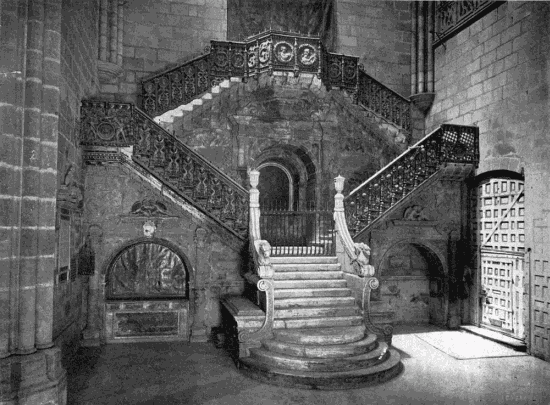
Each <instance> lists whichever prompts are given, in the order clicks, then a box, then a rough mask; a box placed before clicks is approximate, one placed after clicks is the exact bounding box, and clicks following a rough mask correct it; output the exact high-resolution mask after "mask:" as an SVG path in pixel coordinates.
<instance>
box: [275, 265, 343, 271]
mask: <svg viewBox="0 0 550 405" xmlns="http://www.w3.org/2000/svg"><path fill="white" fill-rule="evenodd" d="M272 264H273V263H272ZM273 269H274V270H275V273H286V272H293V271H316V272H317V271H319V272H321V271H340V263H282V264H273Z"/></svg>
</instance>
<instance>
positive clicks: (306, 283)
mask: <svg viewBox="0 0 550 405" xmlns="http://www.w3.org/2000/svg"><path fill="white" fill-rule="evenodd" d="M273 283H274V285H275V288H276V289H279V288H283V289H284V288H289V289H303V288H345V287H347V286H348V284H347V282H346V280H344V279H343V278H340V279H329V280H322V279H313V280H274V282H273Z"/></svg>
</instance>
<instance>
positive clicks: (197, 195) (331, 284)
mask: <svg viewBox="0 0 550 405" xmlns="http://www.w3.org/2000/svg"><path fill="white" fill-rule="evenodd" d="M283 42H284V43H292V44H294V46H295V51H294V54H293V55H294V56H293V57H292V59H290V60H282V59H277V56H276V51H277V44H278V43H283ZM305 49H311V50H313V51H314V54H315V58H314V59H309V61H308V62H307V63H306V62H305V59H301V56H303V55H302V54H301V52H303V51H304V50H305ZM310 61H311V63H310ZM261 74H264V76H265V74H274V75H277V74H278V75H287V76H288V77H291V76H292V75H294V77H298V76H299V75H310V76H311V77H313V76H315V77H317V78H318V79H320V80H321V81H322V83H323V85H325V86H326V87H327V88H329V89H330V88H339V89H342V90H345V91H346V92H348V93H349V95H348V96H346V98H350V97H353V101H354V102H356V103H357V104H358V106H360V107H361V108H363V109H365V110H367V111H368V112H369V117H374V118H376V119H377V120H378V119H379V120H384V122H386V123H388V125H392V126H394V127H396V128H398V130H403V131H405V132H407V133H410V131H411V128H412V125H411V114H410V101H409V100H407V99H405V98H403V97H401V96H400V95H398V94H396V93H395V92H392V91H391V90H390V89H388V88H387V87H386V86H384V85H383V84H381V83H379V82H377V81H376V80H374V79H373V78H371V77H370V76H368V75H367V74H366V73H365V72H364V71H363V70H362V69H361V66H360V65H359V63H358V58H355V57H350V56H346V55H339V54H333V53H330V52H327V51H326V49H324V47H323V45H322V43H321V42H320V40H319V38H315V37H308V36H301V35H298V34H284V33H276V32H268V33H264V34H259V35H257V36H255V37H252V38H249V39H248V40H247V41H246V42H227V41H212V46H211V48H210V50H209V53H208V54H206V55H203V56H201V57H199V58H196V59H194V60H193V61H190V62H188V63H186V64H183V65H181V66H178V67H175V68H172V69H170V70H167V71H165V72H161V73H159V74H156V75H154V76H152V77H150V78H148V79H146V80H144V81H143V82H142V94H141V96H140V103H141V104H140V105H141V107H142V108H141V109H140V108H138V107H136V106H134V105H132V104H129V103H115V102H103V101H97V100H90V101H85V102H83V105H82V114H81V115H82V117H81V134H80V135H81V144H82V145H83V146H84V147H85V148H86V149H87V152H89V153H88V155H89V156H92V155H93V156H95V157H94V159H96V160H102V159H103V160H105V157H106V156H107V159H114V160H116V159H120V156H121V155H120V153H121V152H120V151H121V149H124V153H123V155H124V156H125V157H126V158H127V159H129V163H131V165H130V166H131V167H132V168H133V170H136V171H140V172H141V173H142V174H143V176H146V177H147V178H148V179H149V181H150V182H151V183H155V184H156V185H157V186H158V188H159V189H161V190H165V189H166V190H169V191H170V195H171V196H172V197H173V198H174V199H178V200H179V201H180V202H181V205H182V206H183V205H188V206H190V207H193V208H194V209H196V210H198V211H199V212H200V213H201V214H202V215H204V216H205V217H207V218H209V219H210V220H212V221H214V222H216V223H217V224H219V225H220V226H222V227H224V228H225V229H226V230H227V231H228V232H230V233H232V234H233V235H234V236H235V237H236V238H238V239H239V240H241V241H246V240H247V238H248V240H249V242H250V250H251V257H252V260H251V262H252V265H251V266H250V267H251V268H250V269H249V270H250V271H249V272H248V273H247V274H246V275H245V278H246V280H247V282H248V284H249V285H252V286H253V287H254V289H255V291H254V294H252V295H253V299H252V300H247V299H245V298H244V297H228V298H226V299H225V300H224V301H223V308H224V311H225V312H224V314H225V315H224V316H225V318H226V319H225V320H224V327H225V328H226V332H227V335H228V342H227V343H228V347H229V349H230V351H231V353H232V354H233V355H234V358H235V360H236V362H237V364H238V365H239V367H240V369H241V370H242V371H243V372H244V373H245V374H247V375H249V376H250V377H251V378H255V379H258V380H261V381H265V382H268V383H275V384H279V385H286V386H293V387H300V388H309V389H345V388H353V387H359V386H363V385H366V384H372V383H379V382H383V381H387V380H389V379H391V378H393V377H395V376H397V375H398V374H399V373H400V372H401V370H402V369H403V366H402V364H401V361H400V356H399V353H398V352H397V351H395V350H394V349H392V348H391V347H390V342H391V329H390V330H389V331H388V330H387V329H382V328H379V327H376V326H375V325H373V323H372V319H371V313H372V312H373V311H372V308H371V307H370V291H371V290H373V289H376V288H377V287H378V281H377V280H376V278H375V277H374V268H372V266H370V265H369V264H368V254H369V253H368V252H367V250H365V248H366V249H368V247H366V245H365V246H363V247H361V246H360V245H361V244H357V243H354V241H353V239H352V235H353V237H357V236H360V235H361V234H362V233H364V232H366V231H367V230H368V229H369V228H372V226H373V225H374V224H376V223H377V221H380V220H382V219H383V218H384V216H385V215H387V214H388V213H389V212H390V211H391V210H393V209H395V207H397V206H399V204H402V203H403V201H405V200H406V199H407V198H410V196H411V195H413V194H414V193H415V191H416V190H419V189H420V188H421V187H426V185H429V184H430V183H429V182H430V180H433V179H434V178H435V176H437V175H438V173H441V171H442V169H443V168H444V166H446V165H470V166H471V165H475V164H477V161H478V159H479V156H478V151H477V150H478V132H477V128H473V127H465V126H457V125H443V126H441V127H439V128H438V129H436V130H435V131H434V132H432V133H431V134H429V135H427V136H426V137H425V138H423V139H422V140H421V141H419V142H418V143H417V144H415V145H413V147H411V148H409V149H408V150H407V151H405V152H404V153H403V154H402V155H400V156H398V157H397V158H396V159H395V160H394V161H392V162H391V163H390V164H388V165H387V166H386V167H384V168H382V169H381V170H380V171H379V172H377V173H376V174H375V175H373V176H372V177H370V178H368V179H366V180H364V181H363V182H359V183H358V184H355V185H356V187H355V188H354V190H352V191H351V193H349V194H348V196H347V197H346V199H345V202H346V204H345V213H344V196H343V195H342V190H343V179H342V184H341V185H340V186H338V185H337V195H336V197H335V209H334V219H335V220H334V221H332V218H333V217H332V213H331V215H330V217H329V218H330V219H331V221H330V224H331V226H333V224H335V225H334V226H333V227H332V228H330V229H327V228H326V227H325V224H326V223H327V222H321V223H319V226H318V227H317V229H316V230H315V231H314V232H313V233H311V235H309V236H311V237H308V238H306V240H307V242H306V244H305V245H304V246H295V245H292V244H286V245H285V244H281V243H277V244H274V246H273V252H275V253H276V254H275V255H274V257H270V252H271V249H272V247H271V246H270V245H269V243H270V242H272V240H270V238H268V237H265V239H266V240H264V239H262V238H261V234H262V233H261V232H260V208H259V199H258V190H257V189H256V188H255V187H256V186H257V178H256V180H255V185H254V184H253V181H252V180H251V184H252V185H253V187H252V189H251V190H250V191H249V192H247V190H245V189H244V188H243V187H242V186H241V185H240V184H238V183H237V182H236V181H235V180H234V179H233V178H231V177H230V176H228V175H227V174H226V173H224V172H222V171H221V170H219V169H218V168H217V167H215V166H214V165H212V164H211V163H210V162H209V161H208V160H206V159H205V158H203V157H202V156H201V155H200V154H198V153H196V152H194V151H193V150H192V149H190V148H189V147H188V146H186V145H185V144H184V143H183V142H181V140H180V139H177V138H176V137H175V136H174V135H173V134H171V133H170V132H169V131H167V130H166V129H168V130H171V129H173V125H174V122H175V121H177V120H180V119H181V120H184V122H185V117H184V116H186V115H187V116H188V117H191V116H192V114H189V113H192V112H193V111H194V110H198V109H199V107H200V108H202V106H205V105H208V104H209V103H211V102H212V100H214V99H215V98H216V97H217V95H218V94H221V93H223V92H224V91H231V89H233V88H237V87H238V86H236V85H234V84H235V83H237V81H236V80H238V81H239V85H240V84H242V83H240V82H241V81H246V80H248V79H250V78H254V80H256V79H257V78H258V77H260V76H261ZM235 78H237V79H235ZM258 80H259V79H258ZM347 102H349V100H348V101H347ZM153 118H154V119H153ZM159 124H161V125H162V126H164V128H163V127H162V126H161V125H159ZM90 153H91V154H90ZM109 156H111V157H110V158H109ZM113 156H114V157H113ZM88 163H89V162H88ZM256 173H257V172H256ZM257 174H258V173H257ZM258 175H259V174H258ZM337 179H338V178H337ZM247 199H249V201H247ZM316 215H317V214H316ZM350 233H351V234H350ZM265 235H266V233H264V236H265ZM334 239H338V241H339V242H338V243H339V244H340V245H339V246H340V248H339V249H334V246H333V242H334ZM277 245H278V246H277ZM277 248H279V249H277ZM380 336H382V337H384V340H385V341H380V339H378V337H380Z"/></svg>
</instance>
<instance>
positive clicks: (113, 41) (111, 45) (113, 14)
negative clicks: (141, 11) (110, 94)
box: [97, 0, 124, 83]
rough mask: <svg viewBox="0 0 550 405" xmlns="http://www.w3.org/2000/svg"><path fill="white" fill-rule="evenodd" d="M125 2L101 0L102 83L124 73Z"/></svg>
mask: <svg viewBox="0 0 550 405" xmlns="http://www.w3.org/2000/svg"><path fill="white" fill-rule="evenodd" d="M123 35H124V2H122V1H120V0H101V3H100V11H99V38H98V61H97V62H98V63H97V68H98V73H99V80H100V82H101V83H109V82H112V81H113V80H115V79H116V78H117V77H118V76H120V75H121V74H122V39H123Z"/></svg>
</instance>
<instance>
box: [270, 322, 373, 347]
mask: <svg viewBox="0 0 550 405" xmlns="http://www.w3.org/2000/svg"><path fill="white" fill-rule="evenodd" d="M366 329H367V328H366V327H365V325H359V326H348V327H344V328H341V327H334V328H313V329H281V330H274V331H273V336H274V339H275V340H277V341H280V342H287V343H296V344H301V345H314V344H316V345H320V344H322V345H337V344H343V343H352V342H357V341H358V340H361V339H363V338H364V337H365V333H366Z"/></svg>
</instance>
